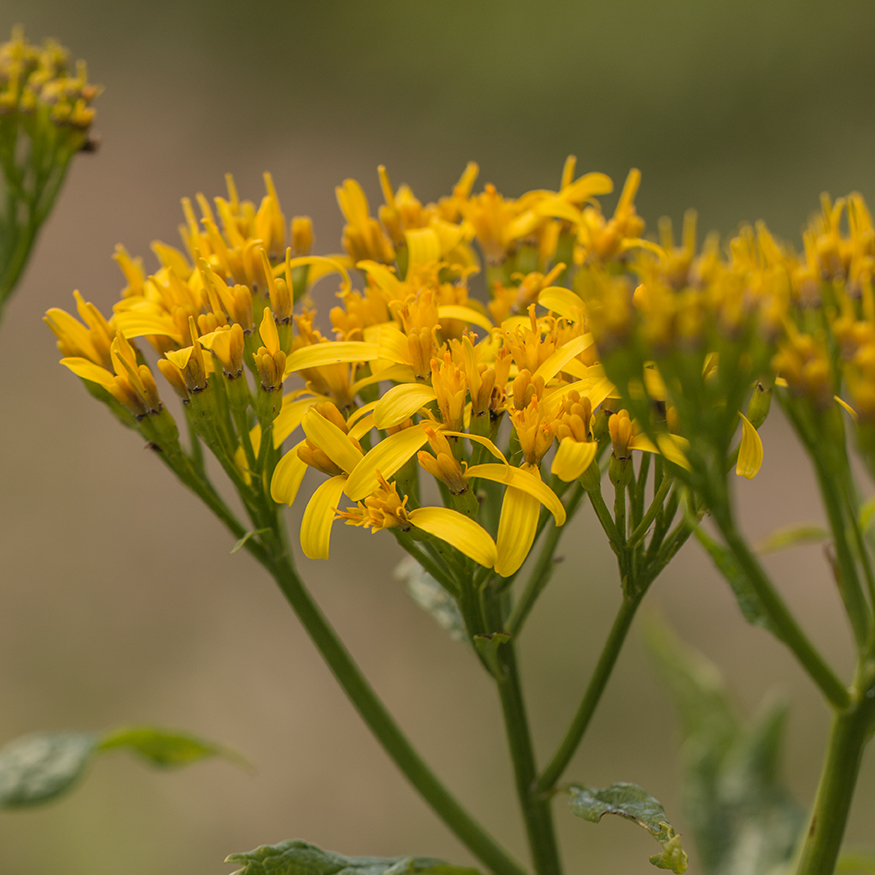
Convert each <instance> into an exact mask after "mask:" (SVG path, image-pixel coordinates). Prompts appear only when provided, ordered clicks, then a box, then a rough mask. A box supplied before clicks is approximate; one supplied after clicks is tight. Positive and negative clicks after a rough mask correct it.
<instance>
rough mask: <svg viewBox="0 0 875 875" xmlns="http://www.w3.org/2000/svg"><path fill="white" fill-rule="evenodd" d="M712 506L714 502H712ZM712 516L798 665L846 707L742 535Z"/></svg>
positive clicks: (845, 697) (839, 687)
mask: <svg viewBox="0 0 875 875" xmlns="http://www.w3.org/2000/svg"><path fill="white" fill-rule="evenodd" d="M712 507H717V505H714V504H712ZM714 519H715V521H716V523H717V525H718V527H719V528H720V531H721V532H722V533H723V537H724V538H725V539H726V544H727V546H728V547H729V549H730V550H731V551H732V553H733V555H734V556H735V558H736V560H737V561H738V564H739V565H740V566H741V569H742V571H743V572H744V574H745V576H746V577H747V579H748V581H749V583H750V585H751V586H752V587H753V588H754V591H755V592H756V594H757V597H758V598H759V600H760V603H761V604H762V606H763V608H764V609H765V612H766V615H767V616H768V618H769V620H770V621H771V623H772V625H773V626H774V628H775V630H776V631H777V634H778V637H779V638H780V639H781V640H782V641H783V642H784V643H785V644H786V645H787V646H788V647H789V648H790V649H791V650H792V651H793V654H794V655H795V657H796V659H798V660H799V663H800V665H801V666H802V667H803V668H804V669H805V671H807V672H808V674H809V676H810V677H811V679H812V680H813V681H814V682H815V683H816V684H817V685H818V686H819V687H820V689H821V692H822V693H823V694H824V696H826V698H827V699H828V700H829V701H830V703H831V704H832V705H833V706H835V707H836V708H839V709H844V708H847V707H848V705H849V704H850V701H851V699H850V695H849V694H848V691H847V690H846V689H845V686H844V684H842V682H841V681H840V680H839V679H838V677H837V676H836V674H835V672H834V671H833V670H832V668H831V667H830V666H829V665H828V664H827V663H826V661H825V660H824V659H823V657H822V656H821V655H820V654H819V653H818V652H817V650H815V649H814V646H813V645H812V643H811V642H810V641H809V640H808V636H807V635H806V634H805V632H803V631H802V629H801V627H800V626H799V624H798V623H797V622H796V619H795V618H794V617H793V615H792V614H791V613H790V611H789V609H788V608H787V606H786V605H785V604H784V601H783V599H782V598H781V596H780V595H778V593H777V591H776V590H775V588H774V587H773V586H772V582H771V581H770V580H769V578H768V577H767V576H766V573H765V572H764V571H763V569H762V566H761V565H760V564H759V562H758V561H757V559H756V557H755V556H754V555H753V553H751V551H750V548H749V547H748V546H747V544H746V543H745V540H744V538H742V537H741V535H739V533H738V532H737V531H736V529H735V526H734V525H733V524H732V522H731V520H730V519H729V518H728V515H727V514H724V513H717V512H715V513H714Z"/></svg>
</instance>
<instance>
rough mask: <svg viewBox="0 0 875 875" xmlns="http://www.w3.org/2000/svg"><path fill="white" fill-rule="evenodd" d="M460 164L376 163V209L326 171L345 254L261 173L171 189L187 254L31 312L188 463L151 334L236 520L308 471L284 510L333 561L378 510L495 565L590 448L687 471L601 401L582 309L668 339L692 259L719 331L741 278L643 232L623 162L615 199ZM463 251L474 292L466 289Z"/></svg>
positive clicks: (76, 365)
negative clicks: (242, 180)
mask: <svg viewBox="0 0 875 875" xmlns="http://www.w3.org/2000/svg"><path fill="white" fill-rule="evenodd" d="M476 176H477V167H476V165H473V164H471V165H469V166H468V167H467V168H466V170H465V172H464V173H463V174H462V177H461V179H460V180H459V182H458V184H457V185H456V186H455V187H454V188H453V191H452V194H451V195H450V196H448V197H445V198H442V199H441V200H439V201H438V202H437V203H431V204H422V203H421V202H420V201H419V200H417V198H416V197H415V196H414V194H413V192H412V191H411V190H410V189H409V188H408V187H406V186H402V187H401V188H400V189H398V190H397V191H396V190H394V189H393V188H392V186H391V184H390V182H389V178H388V176H387V174H386V171H385V169H384V168H382V167H381V168H380V181H381V185H382V190H383V197H384V204H383V205H382V206H381V207H380V209H379V210H378V217H374V216H372V215H371V211H370V207H369V205H368V201H367V199H366V197H365V194H364V192H363V190H362V188H361V186H360V185H359V184H358V183H357V182H355V181H354V180H346V181H345V182H344V183H343V185H342V186H340V187H339V188H338V189H337V199H338V203H339V205H340V208H341V210H342V212H343V214H344V216H345V217H346V220H347V226H346V228H345V229H344V232H343V247H344V250H345V251H344V252H343V253H340V254H334V255H329V256H324V257H323V256H315V255H311V254H310V249H311V246H312V239H313V235H312V229H311V227H310V223H309V220H307V219H305V218H301V217H298V218H295V219H293V220H292V221H291V223H288V222H287V220H286V218H285V216H284V214H283V212H282V210H281V208H280V204H279V200H278V197H277V194H276V191H275V190H274V187H273V183H272V181H271V179H270V176H269V175H266V176H265V181H266V188H267V194H266V195H265V197H264V198H263V200H262V201H261V204H260V205H259V206H257V207H256V205H255V204H253V203H250V202H246V201H241V200H240V199H239V197H238V194H237V191H236V189H235V187H234V184H233V180H231V179H230V178H229V179H228V197H227V198H216V199H215V202H214V204H212V205H211V204H210V203H209V202H208V201H207V200H206V199H205V198H204V197H203V196H200V195H199V196H198V198H197V205H198V208H199V210H200V217H199V218H198V217H196V215H195V211H194V207H193V205H192V204H191V203H190V202H189V201H188V200H187V199H186V200H184V201H183V209H184V212H185V218H186V223H185V225H184V226H183V227H182V229H181V230H182V238H183V242H184V244H185V249H186V251H185V252H183V251H181V250H179V249H176V248H174V247H171V246H168V245H166V244H163V243H154V244H153V250H154V252H155V255H156V256H157V258H158V261H159V263H160V267H159V268H158V270H157V271H156V272H155V273H154V274H151V275H147V274H146V272H145V271H144V269H143V266H142V263H141V261H140V260H139V259H132V258H131V257H130V256H129V255H128V254H127V252H125V250H124V249H122V248H121V247H119V249H118V252H117V254H116V259H117V261H118V263H119V265H120V267H121V269H122V271H123V273H124V275H125V279H126V281H127V286H126V288H125V289H124V290H123V292H122V296H121V300H120V301H119V302H118V303H117V304H116V306H115V312H114V314H113V316H112V318H111V319H109V320H106V319H104V318H103V317H102V316H101V315H100V314H99V313H98V312H97V310H96V309H95V308H94V307H93V306H92V305H90V304H86V303H85V302H84V301H83V299H82V298H81V297H80V296H79V295H78V293H77V305H78V312H79V316H80V318H81V320H82V322H79V321H78V320H76V319H75V318H73V317H72V316H70V315H68V314H67V313H65V312H64V311H62V310H58V309H53V310H50V311H49V313H48V315H47V317H46V321H47V322H48V324H49V326H50V327H51V328H52V330H53V331H54V332H55V334H56V335H57V337H58V340H59V347H60V349H61V351H62V352H63V354H64V356H65V357H64V359H62V363H63V364H65V365H66V366H67V367H68V368H70V370H72V371H73V372H74V373H75V374H77V375H78V376H79V377H81V378H82V379H83V380H84V381H85V382H86V385H87V386H88V387H89V389H90V391H92V393H93V394H96V395H98V397H101V398H102V399H103V400H104V401H106V402H107V403H109V404H110V405H111V406H112V408H113V409H114V411H115V412H116V413H117V415H119V416H120V417H121V418H122V419H124V420H125V421H126V422H127V423H128V424H130V425H133V426H134V427H136V428H138V429H139V430H140V431H141V432H142V433H143V434H144V435H145V436H146V437H147V438H148V440H150V441H151V442H152V443H153V444H154V445H155V446H156V447H157V448H159V449H161V450H162V451H163V453H164V456H165V460H171V464H172V460H173V459H180V458H185V459H188V460H189V461H187V462H186V465H188V466H189V468H191V469H198V468H200V475H201V476H205V474H203V467H202V464H201V465H200V466H199V465H198V462H197V453H195V451H194V450H195V448H194V447H193V448H192V450H191V451H190V452H186V451H184V450H183V449H182V448H181V446H180V444H179V441H178V436H177V430H176V428H175V425H174V424H173V421H172V418H171V417H170V415H169V413H168V412H167V411H166V409H165V408H164V407H163V405H162V403H161V401H160V399H159V397H158V390H157V388H156V383H155V380H154V377H153V372H152V369H151V368H150V367H149V365H148V364H147V363H146V361H145V359H144V357H143V355H142V354H141V352H140V351H139V350H138V349H137V347H136V346H135V341H136V339H138V338H145V339H146V340H147V342H148V343H149V344H150V345H151V346H152V348H153V349H154V351H155V352H156V353H157V355H158V356H159V358H158V361H157V367H158V369H159V370H160V372H161V374H162V375H163V376H164V377H165V378H166V380H167V381H168V382H169V383H170V385H171V386H172V388H173V389H174V391H175V392H176V393H177V395H179V396H180V398H181V399H182V401H183V405H184V409H185V413H186V416H187V419H188V421H189V424H190V426H191V428H192V429H193V431H194V433H195V435H196V436H197V438H199V439H200V440H201V441H202V442H204V443H205V444H206V445H207V446H208V447H209V448H210V449H211V450H212V451H213V452H214V453H215V454H216V456H217V457H218V458H219V461H220V463H221V464H222V465H223V467H224V468H225V470H226V472H227V473H228V474H229V476H230V477H231V479H232V481H233V482H234V484H235V486H236V487H237V488H238V491H240V493H241V495H242V497H243V499H244V503H245V504H246V507H247V509H249V510H250V515H251V516H252V517H253V519H254V520H257V518H258V513H257V507H258V505H259V503H263V502H273V503H286V504H291V503H292V502H293V501H295V500H296V498H297V496H298V493H299V489H300V486H301V483H302V481H303V478H304V474H305V472H306V471H307V470H308V469H312V470H313V471H315V472H318V474H319V475H321V476H322V477H324V478H325V479H324V480H323V481H322V483H321V484H320V485H319V486H317V488H316V489H315V491H314V493H313V494H312V496H311V497H310V499H309V500H308V502H307V506H306V509H305V512H304V518H303V522H302V528H301V544H302V547H303V550H304V553H305V554H306V555H307V556H309V557H312V558H321V557H326V558H327V556H328V552H329V542H330V533H331V530H332V523H333V522H334V521H335V520H337V519H342V520H343V521H345V522H346V523H348V524H352V525H357V526H367V527H370V528H371V529H372V530H373V531H377V530H380V529H383V528H388V529H391V530H392V531H393V532H394V533H395V534H396V535H397V537H399V539H402V542H403V543H404V544H405V546H407V547H408V548H409V549H411V550H412V551H414V552H415V554H416V555H420V556H428V555H432V556H433V557H434V558H435V561H438V562H449V564H450V566H451V567H456V568H459V569H464V567H466V566H465V563H467V562H468V561H469V560H472V561H473V562H474V563H478V564H480V565H482V566H485V567H486V568H490V569H494V570H495V572H496V573H497V574H499V575H501V576H503V577H510V576H512V575H513V574H515V572H516V571H517V570H518V569H519V568H520V566H521V565H522V563H523V562H524V561H525V559H526V557H527V556H528V553H529V551H530V549H531V547H532V544H533V543H534V541H535V538H536V536H537V533H538V532H539V531H540V527H541V526H543V525H544V524H545V522H546V520H547V519H549V517H550V516H552V518H553V520H554V522H555V524H556V525H562V524H563V523H564V522H565V518H566V508H565V505H564V504H563V501H562V496H563V494H564V493H565V491H566V490H567V488H568V484H570V483H572V482H574V481H576V480H578V479H579V478H581V477H582V476H583V475H584V474H585V473H586V472H587V470H588V469H589V468H590V466H592V464H593V462H594V460H596V458H597V457H598V456H599V455H600V450H601V451H604V450H606V449H607V448H609V447H612V449H613V453H614V455H615V456H617V454H618V453H619V454H620V455H621V456H622V457H623V458H627V457H628V451H629V450H632V449H641V450H647V451H650V452H661V453H662V454H663V455H664V456H665V457H666V458H667V459H669V460H670V461H674V462H676V463H677V465H680V466H686V467H688V463H687V460H686V458H685V451H686V449H687V446H688V445H687V444H686V443H685V442H684V441H683V439H682V438H681V437H678V436H676V435H670V433H669V432H668V430H666V432H665V434H662V433H660V434H658V435H652V434H651V435H650V436H648V429H649V422H650V421H651V420H652V418H653V417H652V416H651V415H650V411H649V410H648V409H647V408H646V407H645V408H644V409H643V413H642V412H641V411H640V410H639V411H637V412H636V411H635V410H634V408H633V406H632V405H630V406H629V409H630V410H631V411H632V412H633V416H638V419H639V420H642V418H643V419H646V420H647V421H646V422H643V421H642V422H641V423H640V424H639V423H638V422H633V421H632V420H631V419H630V417H629V414H628V413H627V412H626V411H622V415H620V414H619V413H618V411H620V408H621V406H622V405H621V403H620V402H619V400H618V398H617V393H616V392H615V390H614V387H613V385H612V382H611V381H610V380H609V379H608V377H607V376H606V375H605V370H604V368H603V366H602V363H601V362H600V361H599V360H598V354H597V352H596V347H595V345H594V341H593V335H592V334H591V333H590V331H589V328H590V326H589V322H590V319H591V320H592V323H593V324H594V325H595V326H597V330H598V331H599V336H600V338H602V340H603V341H605V343H606V347H605V348H606V349H608V350H609V351H610V343H609V341H619V340H620V339H621V338H623V337H625V336H626V335H628V334H629V331H630V330H632V329H631V328H630V326H631V321H630V314H631V313H632V312H633V310H635V309H636V308H638V309H639V310H640V311H641V312H643V313H646V314H647V315H648V316H652V318H650V319H649V320H648V321H646V323H645V324H643V327H642V328H641V331H643V332H644V333H645V334H646V335H647V337H648V342H649V343H650V345H651V346H652V347H654V348H655V347H662V346H665V345H666V344H669V343H671V342H673V341H674V340H675V339H676V337H677V336H682V337H684V338H688V339H692V338H693V337H694V335H695V327H696V324H697V323H696V317H695V314H696V312H698V311H697V306H698V305H696V304H695V303H694V302H693V301H692V299H690V301H687V300H686V298H684V297H683V295H682V294H679V293H678V289H679V288H680V287H681V286H684V285H685V284H690V283H688V280H689V277H690V276H692V274H693V272H694V271H698V273H697V279H696V281H695V283H694V284H693V285H696V287H701V288H706V289H707V296H708V300H709V301H711V302H712V303H714V304H715V306H716V305H719V307H720V314H721V316H720V318H721V319H722V320H723V321H722V322H721V325H724V327H725V328H726V329H727V331H729V332H730V333H731V332H732V331H733V330H735V328H737V326H738V324H739V319H740V318H741V316H740V314H741V313H742V311H744V312H746V309H745V308H747V309H749V308H750V304H749V301H748V298H749V296H750V295H749V291H748V289H747V287H745V288H739V287H738V286H737V284H735V283H734V282H733V281H732V280H731V277H730V275H729V273H728V271H729V268H727V267H726V266H725V265H723V264H722V262H720V260H719V259H718V258H717V257H716V255H715V254H714V252H713V251H712V249H707V250H706V252H705V253H704V254H703V255H702V256H699V257H697V258H693V252H692V244H691V243H690V241H689V240H688V241H687V244H686V248H684V249H681V250H675V249H674V248H673V247H672V246H670V245H666V241H665V240H664V241H663V245H662V246H657V245H656V244H653V243H649V242H647V241H644V240H642V239H641V237H640V235H641V233H642V231H643V222H642V221H641V219H640V218H639V217H638V216H637V214H636V212H635V207H634V196H635V193H636V190H637V187H638V184H639V174H638V172H637V171H632V173H630V175H629V178H628V180H627V182H626V185H625V187H624V189H623V191H622V193H621V195H620V198H619V201H618V205H617V207H616V209H615V211H614V213H613V215H612V216H606V215H605V214H604V213H603V212H602V210H601V208H600V205H599V203H598V201H597V200H595V197H596V196H597V195H602V194H607V193H609V192H610V191H611V188H612V184H611V181H610V180H609V179H608V178H607V177H606V176H604V175H603V174H598V173H590V174H586V175H584V176H581V177H579V178H575V162H574V159H573V158H570V159H569V160H568V162H566V165H565V168H564V170H563V173H562V177H561V181H560V185H559V188H558V190H557V191H547V190H538V191H532V192H528V193H527V194H524V195H523V196H522V197H520V198H518V199H510V198H505V197H503V196H501V195H500V194H499V193H498V192H497V191H496V190H495V188H494V187H493V186H490V185H487V186H486V187H485V189H484V190H483V191H482V192H481V193H479V194H477V193H474V192H473V187H474V182H475V180H476ZM686 236H687V237H689V236H690V234H687V235H686ZM289 242H291V246H289V245H288V243H289ZM478 250H479V253H478ZM734 257H735V256H734ZM738 257H740V255H739V256H738ZM481 259H482V262H483V264H484V266H485V274H486V278H487V282H488V286H489V288H488V290H487V291H488V299H487V300H485V301H484V300H481V299H480V298H479V297H478V296H477V294H475V292H473V291H472V287H473V286H472V277H473V276H475V275H476V274H477V273H478V272H479V270H480V265H481ZM630 271H633V272H634V271H637V272H638V273H639V274H640V275H641V276H642V277H643V278H645V282H644V283H643V284H642V285H641V286H640V287H639V290H638V292H636V293H635V295H634V298H633V296H632V294H631V292H628V290H627V291H623V290H624V289H625V288H626V286H625V284H626V282H627V280H626V279H625V278H624V277H627V276H628V275H629V272H630ZM707 271H710V274H707V275H706V272H707ZM356 272H357V273H356ZM329 275H334V276H337V277H339V278H340V288H339V291H338V293H337V297H338V299H339V304H338V305H337V306H335V307H334V308H333V309H331V310H330V312H329V313H328V323H330V328H329V327H328V325H327V324H326V323H325V322H324V321H320V320H319V318H318V317H317V314H316V312H315V311H314V310H313V309H312V308H311V306H310V304H311V301H312V297H311V289H312V287H313V285H314V284H315V283H316V282H317V281H320V280H322V279H324V278H325V277H327V276H329ZM354 276H358V277H359V280H358V282H354V279H353V277H354ZM763 281H764V282H765V280H763ZM572 286H573V288H572ZM584 298H586V300H587V303H586V304H585V303H584ZM757 300H758V299H757ZM666 308H668V309H669V310H671V314H670V315H668V316H667V315H666V314H665V312H664V311H665V310H666ZM699 309H701V306H699ZM588 314H589V315H588ZM332 334H333V338H332V337H331V335H332ZM614 346H616V343H614ZM247 372H248V374H249V375H250V376H249V377H248V378H247ZM744 379H746V377H745V378H744ZM643 380H644V382H643V384H642V390H641V392H640V393H639V396H640V397H644V394H645V392H648V393H651V394H652V395H653V394H654V393H655V395H654V397H658V399H659V401H660V402H661V403H662V408H661V409H662V411H663V417H662V418H663V420H665V421H668V422H678V421H680V422H681V426H682V425H683V416H682V415H681V416H677V415H675V408H677V411H678V413H679V414H680V413H682V410H681V407H682V404H680V403H679V402H678V401H674V402H673V405H672V407H671V409H670V410H669V411H666V405H665V403H664V402H665V397H666V392H667V391H668V390H666V388H665V386H664V382H663V379H662V378H661V377H660V374H659V373H658V372H657V371H656V370H655V369H653V368H651V367H648V368H647V369H646V370H645V371H644V373H643ZM250 381H251V384H250ZM283 390H285V394H283ZM744 391H747V387H746V386H745V389H744ZM660 396H661V397H660ZM608 399H610V405H609V406H610V411H608V410H605V407H607V406H608V405H607V404H606V401H607V400H608ZM639 407H640V405H639ZM737 409H738V408H737V407H736V410H737ZM736 415H737V414H736ZM609 417H610V427H608V418H609ZM299 428H300V429H301V431H302V432H303V434H302V435H301V437H300V438H298V440H297V442H296V443H295V444H294V446H292V447H291V449H289V450H288V451H286V452H285V453H283V452H282V447H283V444H284V443H285V441H286V440H287V439H288V438H290V437H291V436H293V435H294V434H295V433H296V432H297V430H298V429H299ZM642 429H643V430H642ZM678 430H680V431H681V433H684V434H687V432H686V431H685V430H684V428H683V427H681V428H680V429H678V428H677V427H675V428H673V429H672V430H671V431H672V432H677V431H678ZM755 434H756V433H755V432H754V436H755ZM651 438H655V439H651ZM545 460H546V461H545ZM189 468H187V469H186V470H188V469H189ZM429 483H430V484H431V486H429ZM437 495H440V496H441V501H440V502H439V503H437V502H436V500H435V499H436V496H437ZM344 500H346V506H344ZM274 506H275V505H274ZM447 545H449V548H451V549H450V551H449V553H448V552H447ZM423 551H425V552H423ZM448 556H449V557H451V558H450V559H447V557H448ZM452 557H455V558H452ZM454 563H455V565H454ZM464 573H468V572H464Z"/></svg>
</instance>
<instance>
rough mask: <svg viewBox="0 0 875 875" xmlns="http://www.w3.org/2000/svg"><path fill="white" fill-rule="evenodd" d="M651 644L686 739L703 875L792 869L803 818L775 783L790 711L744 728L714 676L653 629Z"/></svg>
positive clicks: (772, 711)
mask: <svg viewBox="0 0 875 875" xmlns="http://www.w3.org/2000/svg"><path fill="white" fill-rule="evenodd" d="M647 637H648V644H649V647H650V650H651V652H652V653H653V655H654V656H655V658H656V660H657V664H658V666H659V669H660V674H661V675H662V677H663V679H664V681H665V682H666V684H667V685H668V686H669V687H670V688H671V690H672V693H673V694H674V697H675V700H676V703H677V706H678V710H679V712H680V717H681V728H682V733H683V738H684V745H683V763H684V781H685V786H684V811H685V814H686V818H687V821H688V823H689V824H690V828H691V830H692V833H693V837H694V839H695V842H696V846H697V849H698V852H699V857H700V860H701V865H702V871H703V872H704V873H706V875H767V873H770V872H772V871H773V870H775V869H777V868H778V867H780V866H782V865H784V864H786V863H788V862H789V860H790V858H791V856H792V854H793V851H794V848H795V846H796V841H797V838H798V836H799V834H800V831H801V830H802V828H803V824H804V817H803V814H802V811H801V810H800V809H799V807H798V806H797V805H796V803H795V802H794V800H793V799H792V798H791V797H790V795H789V793H788V792H787V791H786V789H785V788H784V786H783V785H782V784H781V782H780V780H779V777H778V760H779V755H780V750H781V743H782V740H783V735H784V727H785V718H786V708H785V707H784V706H783V705H782V704H781V703H777V702H773V703H771V704H770V705H769V706H767V707H766V708H764V709H763V711H762V713H761V715H760V716H759V717H758V718H757V719H756V720H754V721H752V722H750V723H746V722H744V721H742V720H741V719H740V718H739V716H738V714H737V713H736V710H735V708H734V707H733V706H732V704H731V703H730V701H729V697H728V695H727V693H726V690H725V688H724V686H723V683H722V680H721V678H720V675H719V673H718V671H717V669H716V668H715V667H714V666H713V665H712V664H711V663H710V662H708V660H706V659H705V658H704V657H703V656H701V654H698V653H696V652H695V651H693V650H691V649H690V648H687V647H685V646H683V645H682V644H681V643H680V642H679V641H677V640H676V639H675V638H674V636H673V635H672V634H671V633H670V632H669V630H668V629H666V628H665V627H664V626H661V625H657V624H656V623H651V625H650V627H649V629H648V636H647Z"/></svg>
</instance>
